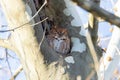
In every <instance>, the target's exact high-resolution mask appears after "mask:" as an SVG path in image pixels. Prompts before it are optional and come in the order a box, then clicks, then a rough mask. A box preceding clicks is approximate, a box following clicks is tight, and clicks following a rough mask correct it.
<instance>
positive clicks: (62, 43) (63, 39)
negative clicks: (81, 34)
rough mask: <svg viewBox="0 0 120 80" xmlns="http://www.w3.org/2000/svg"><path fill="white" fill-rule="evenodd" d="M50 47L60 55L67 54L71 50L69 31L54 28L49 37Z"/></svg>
mask: <svg viewBox="0 0 120 80" xmlns="http://www.w3.org/2000/svg"><path fill="white" fill-rule="evenodd" d="M47 40H48V43H49V45H50V46H51V47H52V48H53V49H54V50H55V51H56V52H57V53H60V54H67V53H68V52H69V50H70V38H69V37H68V32H67V29H65V28H60V27H53V28H52V29H51V30H50V32H49V34H48V35H47Z"/></svg>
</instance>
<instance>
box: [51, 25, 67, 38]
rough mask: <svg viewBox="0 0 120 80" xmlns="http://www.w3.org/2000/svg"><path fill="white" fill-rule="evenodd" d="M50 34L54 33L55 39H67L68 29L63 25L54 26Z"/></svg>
mask: <svg viewBox="0 0 120 80" xmlns="http://www.w3.org/2000/svg"><path fill="white" fill-rule="evenodd" d="M50 34H52V35H54V38H55V39H58V38H61V39H63V40H64V39H66V37H68V31H67V29H65V28H61V27H53V28H52V29H51V30H50Z"/></svg>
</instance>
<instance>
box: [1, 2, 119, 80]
mask: <svg viewBox="0 0 120 80" xmlns="http://www.w3.org/2000/svg"><path fill="white" fill-rule="evenodd" d="M73 1H76V2H77V3H78V5H80V6H81V7H82V8H84V9H86V10H87V11H90V12H92V13H93V14H94V13H102V12H103V11H101V8H100V7H99V3H98V5H97V4H96V3H93V1H96V0H93V1H85V2H84V1H83V0H73ZM35 2H37V3H39V4H37V8H38V7H40V6H41V7H40V8H38V11H37V10H36V6H35V4H34V2H33V0H25V1H23V0H0V3H1V5H2V7H3V11H4V13H5V15H6V18H7V21H8V24H9V25H8V26H9V30H6V31H0V32H7V31H9V32H11V36H10V38H9V39H7V40H3V39H0V46H2V47H5V48H8V49H11V50H12V51H14V52H15V53H16V54H17V55H18V56H19V58H20V61H21V64H22V67H23V70H24V71H25V74H26V79H27V80H80V79H82V80H85V79H87V80H90V79H91V80H97V76H99V73H98V72H97V69H98V66H99V63H98V58H97V54H96V51H97V50H96V51H95V50H94V46H95V45H96V44H95V43H96V39H97V35H95V36H94V37H92V38H91V37H90V35H89V36H88V35H87V39H86V35H85V32H86V30H85V29H84V26H83V25H82V24H79V23H81V21H80V19H78V18H77V17H76V16H75V13H73V12H76V11H75V10H74V9H76V6H77V5H75V4H74V3H73V2H71V1H69V0H48V1H47V0H45V1H42V0H40V2H39V1H37V0H35ZM84 3H86V4H89V5H85V4H84ZM91 4H92V7H91V6H90V5H91ZM93 4H95V5H93ZM61 5H62V6H61ZM71 6H72V7H71ZM43 7H44V9H43ZM95 7H96V8H95ZM97 9H99V10H100V11H99V12H98V10H97ZM38 13H39V15H38ZM34 14H35V15H34ZM103 14H104V13H103ZM106 14H108V12H106ZM31 15H32V16H31ZM109 15H112V14H109ZM47 16H48V18H46V17H47ZM95 16H100V17H102V18H103V19H105V20H108V21H110V22H111V23H113V24H116V25H119V22H118V21H120V19H119V18H118V17H116V16H114V15H112V18H113V19H115V21H113V20H109V19H111V18H109V17H108V15H102V14H101V15H95ZM33 19H34V21H33ZM43 19H45V20H46V19H53V21H54V23H55V25H59V26H62V27H64V28H67V29H68V31H69V36H70V37H71V44H72V45H71V51H70V53H69V55H67V56H61V55H59V54H57V53H56V52H55V51H54V50H52V49H51V48H50V47H49V46H48V43H47V41H46V38H45V34H44V33H45V31H44V29H45V27H49V26H48V25H47V24H48V23H47V21H46V22H45V23H44V24H39V23H41V20H43ZM45 20H43V21H45ZM94 20H95V21H92V22H91V23H92V24H94V23H96V24H94V25H93V26H97V21H96V18H94ZM34 22H35V23H34ZM37 22H38V23H37ZM89 25H90V26H91V24H90V23H89ZM43 28H44V29H43ZM93 31H95V33H97V28H94V30H93ZM91 35H92V31H91ZM92 40H93V43H94V45H93V44H92ZM87 41H88V42H87ZM89 41H90V42H89ZM89 44H90V45H89ZM91 46H92V48H91ZM90 53H91V54H90ZM94 57H95V58H94ZM96 73H98V74H96Z"/></svg>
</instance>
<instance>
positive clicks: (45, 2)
mask: <svg viewBox="0 0 120 80" xmlns="http://www.w3.org/2000/svg"><path fill="white" fill-rule="evenodd" d="M46 4H47V0H45V1H44V3H43V5H42V6H41V7H40V8H39V10H38V11H37V12H36V13H35V14H34V16H33V17H32V18H31V19H30V20H29V21H28V22H26V23H24V24H22V25H20V26H18V27H15V28H13V29H9V30H0V32H8V31H14V30H16V29H19V28H21V27H23V26H24V25H26V24H29V23H30V22H31V21H32V20H33V19H34V18H35V17H36V16H37V15H38V13H39V12H40V11H41V10H42V8H43V7H44V6H45V5H46Z"/></svg>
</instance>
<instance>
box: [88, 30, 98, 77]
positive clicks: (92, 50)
mask: <svg viewBox="0 0 120 80" xmlns="http://www.w3.org/2000/svg"><path fill="white" fill-rule="evenodd" d="M86 39H87V43H88V47H89V49H90V53H91V56H92V58H93V61H94V65H95V71H96V72H97V74H98V67H99V61H98V58H97V54H96V51H95V48H94V45H93V43H92V39H91V36H90V33H89V31H87V35H86ZM98 75H99V74H98Z"/></svg>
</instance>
